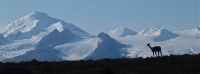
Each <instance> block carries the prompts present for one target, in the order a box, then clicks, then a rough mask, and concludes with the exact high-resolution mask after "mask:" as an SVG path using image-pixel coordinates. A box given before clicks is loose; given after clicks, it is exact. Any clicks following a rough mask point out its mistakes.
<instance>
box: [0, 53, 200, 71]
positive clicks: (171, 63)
mask: <svg viewBox="0 0 200 74" xmlns="http://www.w3.org/2000/svg"><path fill="white" fill-rule="evenodd" d="M199 69H200V53H199V54H193V55H189V54H184V55H172V54H171V55H170V56H162V57H154V58H153V57H147V58H142V57H139V58H116V59H109V58H104V59H100V60H91V59H90V60H79V61H60V62H55V61H52V62H49V61H37V60H36V59H33V60H32V61H22V62H19V63H14V62H7V63H2V62H0V74H13V73H19V74H170V73H172V74H199V73H200V70H199Z"/></svg>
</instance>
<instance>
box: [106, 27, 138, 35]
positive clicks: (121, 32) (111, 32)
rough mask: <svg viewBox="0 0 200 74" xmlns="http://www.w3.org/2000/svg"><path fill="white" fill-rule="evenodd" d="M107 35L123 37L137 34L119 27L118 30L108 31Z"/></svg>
mask: <svg viewBox="0 0 200 74" xmlns="http://www.w3.org/2000/svg"><path fill="white" fill-rule="evenodd" d="M108 34H109V35H110V36H111V37H125V36H128V35H136V34H137V32H135V31H133V30H131V29H128V28H124V27H120V28H117V29H115V30H112V31H110V32H109V33H108Z"/></svg>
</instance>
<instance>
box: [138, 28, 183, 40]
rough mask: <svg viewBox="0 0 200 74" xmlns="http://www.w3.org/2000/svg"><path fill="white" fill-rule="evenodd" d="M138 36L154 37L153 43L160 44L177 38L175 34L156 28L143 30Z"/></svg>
mask: <svg viewBox="0 0 200 74" xmlns="http://www.w3.org/2000/svg"><path fill="white" fill-rule="evenodd" d="M138 35H143V36H155V37H154V42H162V41H166V40H169V39H173V38H176V37H178V36H179V35H177V34H175V33H172V32H170V31H169V30H167V29H160V28H159V27H156V26H155V27H152V28H149V29H144V30H142V31H141V32H139V33H138Z"/></svg>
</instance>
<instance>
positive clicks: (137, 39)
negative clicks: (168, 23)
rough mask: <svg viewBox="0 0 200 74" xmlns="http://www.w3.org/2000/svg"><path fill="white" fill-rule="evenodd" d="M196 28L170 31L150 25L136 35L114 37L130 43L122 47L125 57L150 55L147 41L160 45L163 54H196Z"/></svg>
mask: <svg viewBox="0 0 200 74" xmlns="http://www.w3.org/2000/svg"><path fill="white" fill-rule="evenodd" d="M198 32H199V31H198V28H195V29H191V30H181V31H175V32H170V31H168V30H167V29H160V28H158V27H152V28H149V29H145V30H142V31H141V32H139V33H138V34H137V35H134V36H126V37H121V38H114V39H116V40H117V41H118V42H120V43H123V44H127V45H131V46H132V47H130V48H124V50H125V51H127V52H128V54H126V56H127V57H131V58H136V57H150V56H152V52H151V50H150V48H149V47H147V46H146V45H147V43H151V46H152V47H153V46H161V48H162V52H163V54H164V55H170V54H176V55H180V54H185V53H187V54H198V53H200V50H199V49H200V47H199V46H200V39H199V38H198V36H199V33H198Z"/></svg>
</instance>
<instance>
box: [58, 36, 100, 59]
mask: <svg viewBox="0 0 200 74" xmlns="http://www.w3.org/2000/svg"><path fill="white" fill-rule="evenodd" d="M100 41H101V40H100V39H99V38H88V39H84V40H83V41H78V42H74V43H67V44H63V45H59V46H56V47H55V48H56V49H57V50H60V51H61V52H60V53H59V55H58V56H59V57H60V58H62V59H65V60H80V59H84V58H85V57H86V56H88V55H90V54H91V53H92V52H93V51H94V50H95V49H96V48H97V46H98V43H99V42H100Z"/></svg>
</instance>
